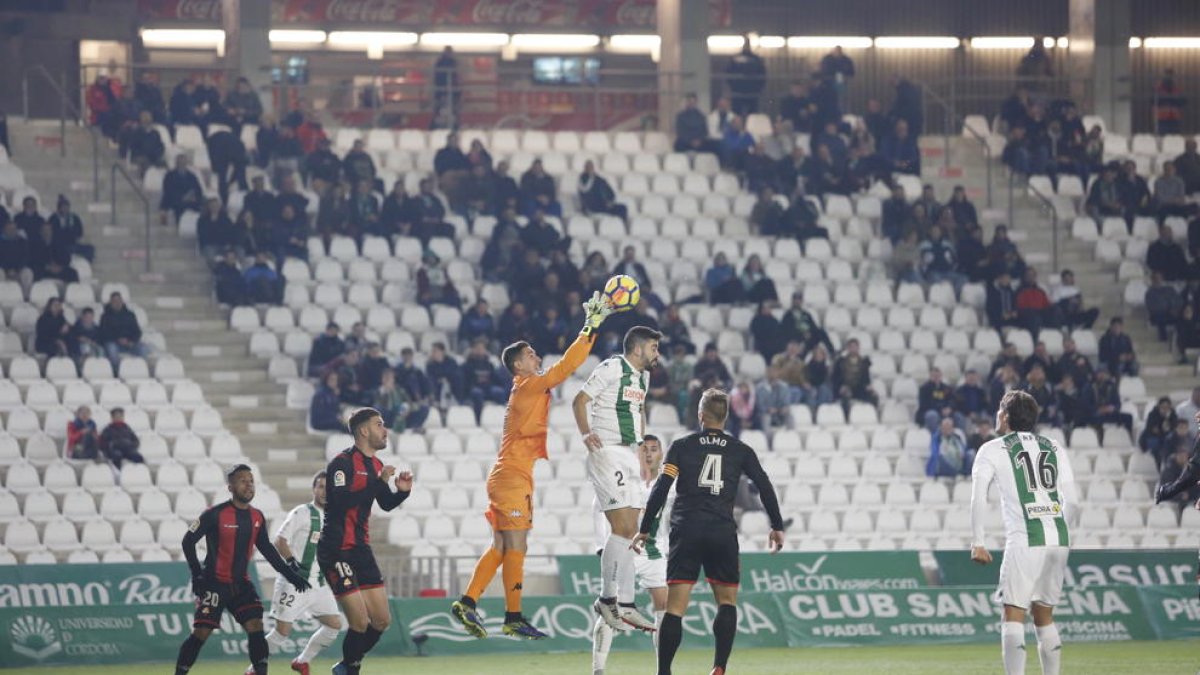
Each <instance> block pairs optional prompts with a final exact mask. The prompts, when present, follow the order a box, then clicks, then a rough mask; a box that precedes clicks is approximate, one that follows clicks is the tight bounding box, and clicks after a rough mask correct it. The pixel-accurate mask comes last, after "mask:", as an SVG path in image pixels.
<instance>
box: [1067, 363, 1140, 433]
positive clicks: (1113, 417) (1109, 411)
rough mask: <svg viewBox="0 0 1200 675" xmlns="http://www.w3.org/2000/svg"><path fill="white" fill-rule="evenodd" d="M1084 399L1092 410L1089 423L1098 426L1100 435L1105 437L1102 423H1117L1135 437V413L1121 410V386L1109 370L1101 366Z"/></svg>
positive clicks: (1097, 430)
mask: <svg viewBox="0 0 1200 675" xmlns="http://www.w3.org/2000/svg"><path fill="white" fill-rule="evenodd" d="M1063 379H1064V380H1065V381H1070V382H1074V380H1075V378H1073V377H1068V378H1063ZM1083 400H1084V401H1086V402H1087V405H1086V408H1087V409H1089V410H1091V411H1092V413H1091V415H1090V418H1089V419H1088V420H1087V423H1088V424H1091V425H1092V426H1094V427H1095V428H1096V434H1097V435H1098V436H1100V437H1101V438H1103V435H1104V428H1103V426H1102V425H1105V424H1116V425H1118V426H1121V427H1124V429H1125V431H1127V432H1129V436H1130V438H1131V439H1132V438H1133V415H1130V414H1129V413H1125V412H1121V394H1120V388H1119V387H1118V386H1117V381H1116V379H1115V378H1113V377H1112V375H1111V374H1110V373H1109V372H1108V370H1106V369H1104V368H1101V369H1100V370H1097V371H1096V376H1095V378H1094V379H1093V380H1092V381H1091V383H1090V384H1089V385H1088V386H1087V387H1086V390H1085V392H1084V396H1083Z"/></svg>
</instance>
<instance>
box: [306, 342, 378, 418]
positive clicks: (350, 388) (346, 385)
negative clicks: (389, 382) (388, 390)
mask: <svg viewBox="0 0 1200 675" xmlns="http://www.w3.org/2000/svg"><path fill="white" fill-rule="evenodd" d="M361 363H362V352H361V351H360V350H357V349H347V350H346V352H345V353H344V354H342V355H341V356H338V357H336V358H334V359H333V360H332V361H330V362H329V363H326V364H325V367H324V368H322V369H321V372H319V373H318V374H317V376H318V377H319V378H321V379H325V378H326V377H327V376H328V375H329V374H330V373H337V376H338V400H339V401H340V402H341V403H345V404H346V405H369V403H368V401H369V400H370V398H371V392H370V391H369V390H367V389H366V388H365V387H363V386H362V384H361V383H360V382H359V379H358V370H359V365H360V364H361Z"/></svg>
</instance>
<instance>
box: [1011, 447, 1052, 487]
mask: <svg viewBox="0 0 1200 675" xmlns="http://www.w3.org/2000/svg"><path fill="white" fill-rule="evenodd" d="M1049 459H1050V453H1048V452H1039V453H1038V463H1037V464H1038V465H1037V471H1036V472H1035V471H1034V469H1033V457H1032V456H1030V454H1029V453H1028V452H1027V451H1025V450H1022V451H1021V452H1018V453H1017V455H1016V460H1017V461H1018V462H1020V463H1021V464H1022V465H1023V468H1024V471H1023V473H1024V474H1025V483H1026V486H1027V487H1028V488H1029V491H1030V492H1033V491H1035V490H1037V489H1038V482H1039V479H1040V482H1041V487H1042V488H1044V489H1046V490H1048V491H1053V490H1054V487H1055V485H1057V484H1058V469H1057V468H1056V467H1055V466H1054V465H1053V464H1051V463H1050V462H1049V461H1047V460H1049Z"/></svg>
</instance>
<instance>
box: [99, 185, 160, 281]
mask: <svg viewBox="0 0 1200 675" xmlns="http://www.w3.org/2000/svg"><path fill="white" fill-rule="evenodd" d="M111 174H112V175H111V177H110V180H109V187H110V188H111V190H112V193H111V195H110V201H109V208H110V209H111V211H110V214H109V221H108V222H109V224H110V225H116V224H117V174H120V175H121V176H122V177H124V178H125V182H126V183H129V187H131V188H133V193H134V194H135V195H137V196H138V199H140V200H142V207H143V208H144V209H145V210H146V233H145V243H144V246H145V255H146V257H145V271H146V272H149V271H150V232H151V229H152V227H153V226H152V223H151V216H150V213H151V209H150V198H149V197H147V196H146V193H145V192H144V191H143V190H142V186H141V185H139V184H138V181H136V180H134V178H133V176H130V175H129V171H127V170H126V169H125V167H124V166H121V163H120V162H113V165H112V172H111Z"/></svg>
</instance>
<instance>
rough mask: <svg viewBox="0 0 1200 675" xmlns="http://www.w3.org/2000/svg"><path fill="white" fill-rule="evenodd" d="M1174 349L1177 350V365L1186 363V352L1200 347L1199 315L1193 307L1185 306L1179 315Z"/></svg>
mask: <svg viewBox="0 0 1200 675" xmlns="http://www.w3.org/2000/svg"><path fill="white" fill-rule="evenodd" d="M1175 347H1176V349H1178V350H1179V363H1180V364H1184V363H1187V362H1188V358H1187V350H1189V349H1195V348H1197V347H1200V315H1197V313H1196V308H1195V306H1193V305H1191V304H1187V305H1184V306H1183V309H1182V310H1181V311H1180V314H1179V323H1178V324H1177V326H1176V328H1175Z"/></svg>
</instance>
